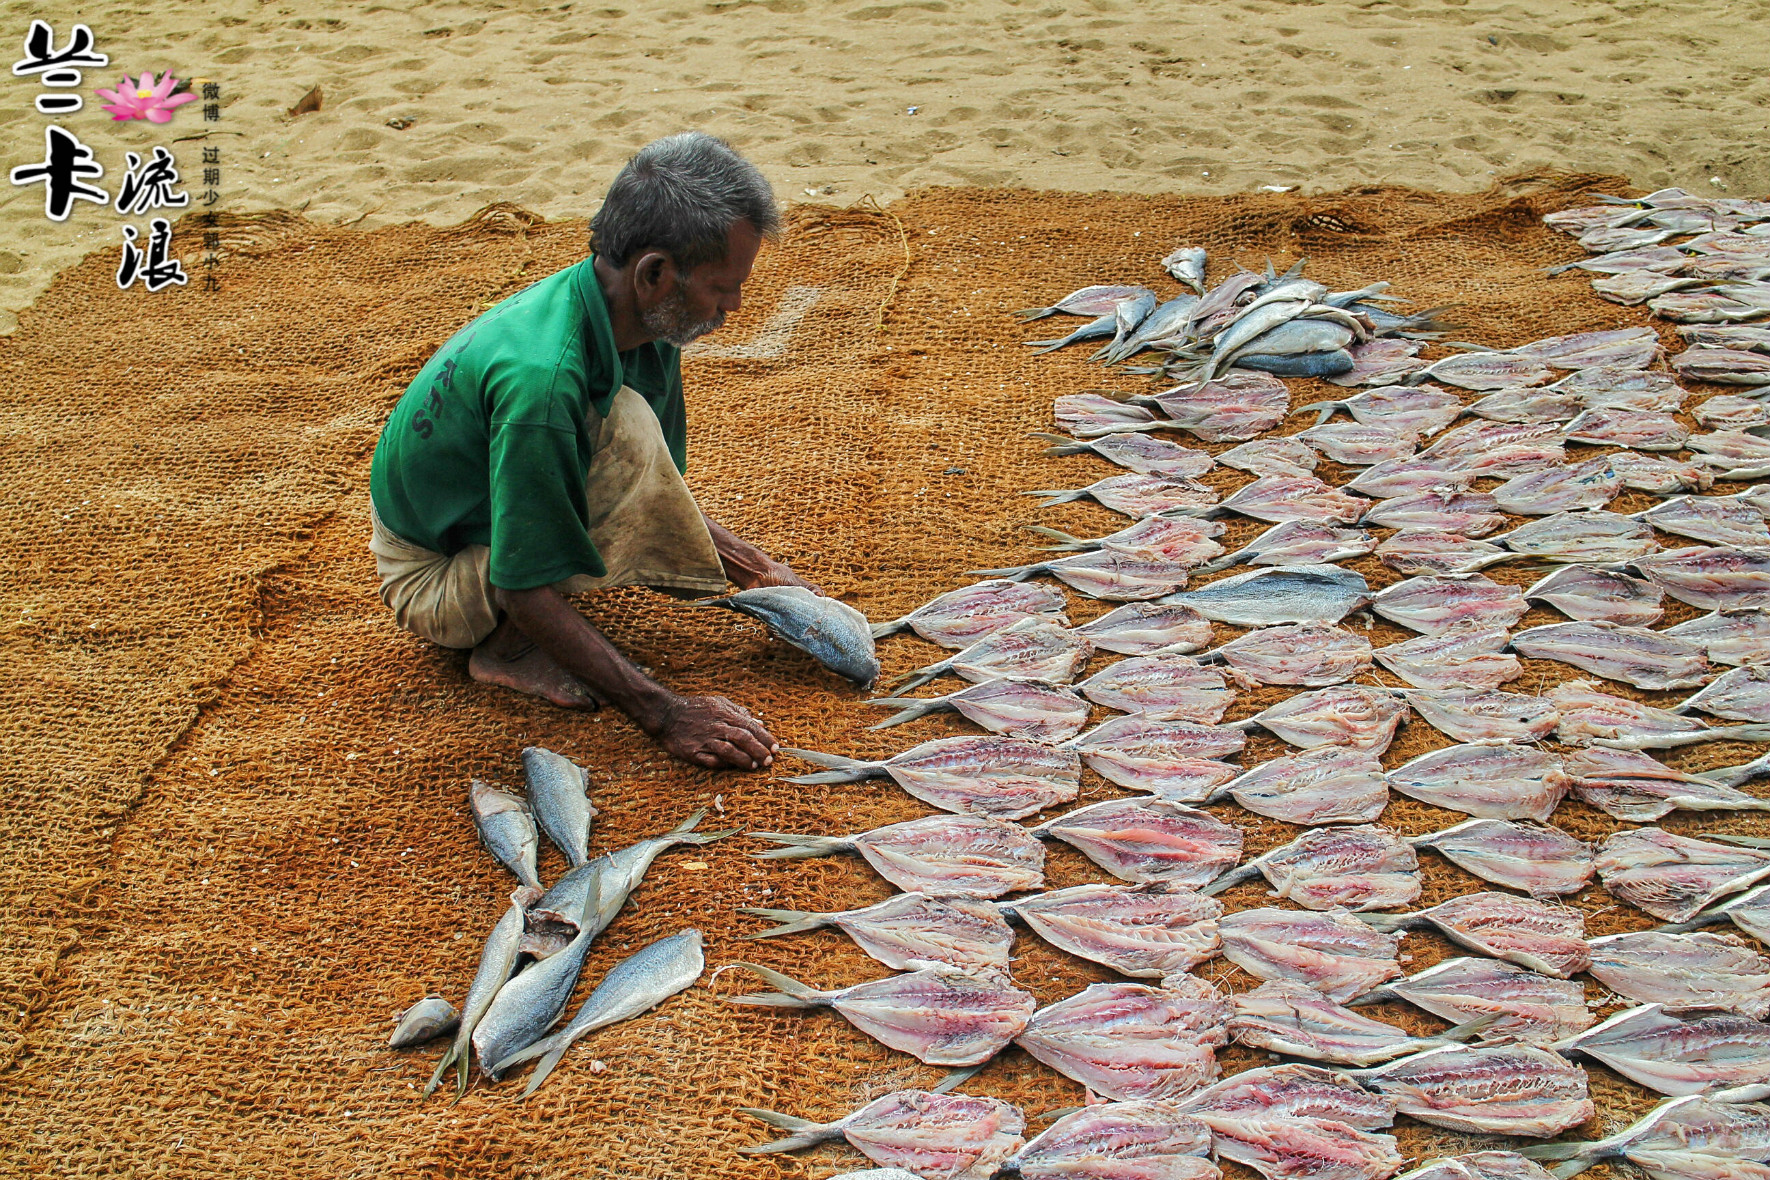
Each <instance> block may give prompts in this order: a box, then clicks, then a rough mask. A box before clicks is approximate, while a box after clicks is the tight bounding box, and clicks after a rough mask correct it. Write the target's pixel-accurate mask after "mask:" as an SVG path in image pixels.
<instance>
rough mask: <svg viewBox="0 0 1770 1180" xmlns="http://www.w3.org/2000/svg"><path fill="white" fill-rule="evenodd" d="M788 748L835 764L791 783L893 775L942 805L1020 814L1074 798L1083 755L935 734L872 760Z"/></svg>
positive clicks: (968, 811) (1020, 742)
mask: <svg viewBox="0 0 1770 1180" xmlns="http://www.w3.org/2000/svg"><path fill="white" fill-rule="evenodd" d="M781 752H782V753H783V754H791V755H793V756H794V757H796V758H802V759H804V760H805V761H807V762H810V763H812V764H813V765H815V766H825V767H829V768H830V769H828V770H823V771H819V772H817V773H815V774H807V775H800V776H799V777H797V778H793V779H789V780H788V781H789V782H794V783H806V784H820V783H853V782H863V781H865V780H866V779H871V778H889V779H890V780H891V781H892V782H894V783H896V784H897V785H898V786H899V787H902V788H903V789H904V791H905V792H907V793H908V794H910V795H912V796H914V797H915V798H917V799H920V800H922V801H923V802H924V803H929V804H932V805H933V806H935V807H939V808H941V809H942V810H943V811H954V812H958V813H960V814H965V815H982V816H991V817H994V818H997V819H1021V818H1023V817H1025V816H1028V815H1032V814H1033V813H1034V812H1037V811H1042V810H1044V809H1045V808H1047V807H1050V806H1051V805H1052V804H1054V803H1063V802H1066V801H1068V800H1070V799H1074V798H1075V797H1076V792H1077V790H1078V789H1079V788H1080V786H1081V779H1082V768H1081V761H1080V759H1078V758H1077V757H1076V756H1075V755H1074V754H1071V753H1068V752H1066V751H1062V750H1054V749H1052V748H1051V747H1049V746H1046V745H1042V744H1040V743H1038V742H1035V741H1029V740H1026V739H1022V738H1012V737H956V738H937V739H935V740H934V741H931V742H923V743H922V744H921V745H919V746H912V747H911V748H910V749H908V750H905V751H904V752H903V753H901V754H897V755H894V756H893V757H891V758H886V759H884V760H881V761H875V762H869V761H865V760H862V759H856V758H843V757H841V756H839V755H836V754H820V753H818V752H817V751H815V750H798V749H793V748H791V747H783V748H782V750H781Z"/></svg>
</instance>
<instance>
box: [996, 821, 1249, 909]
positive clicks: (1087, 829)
mask: <svg viewBox="0 0 1770 1180" xmlns="http://www.w3.org/2000/svg"><path fill="white" fill-rule="evenodd" d="M1028 833H1029V834H1030V835H1034V836H1038V837H1040V838H1042V839H1053V838H1054V839H1058V840H1062V841H1064V842H1065V843H1067V844H1071V845H1074V846H1075V847H1076V848H1077V849H1079V850H1080V851H1081V853H1082V855H1084V856H1086V857H1087V858H1088V859H1089V860H1091V861H1093V862H1094V863H1095V864H1097V865H1099V866H1100V867H1101V868H1103V869H1105V870H1106V871H1107V872H1109V873H1111V874H1112V875H1113V876H1115V877H1117V878H1119V880H1121V881H1133V882H1139V883H1142V882H1149V881H1163V882H1167V883H1169V884H1173V885H1182V886H1188V887H1193V888H1196V887H1198V886H1201V885H1207V884H1209V883H1210V882H1211V881H1213V880H1215V879H1216V878H1217V876H1218V875H1219V874H1220V873H1222V872H1223V871H1224V870H1225V869H1229V868H1231V867H1233V866H1234V865H1235V862H1236V861H1238V860H1240V859H1241V842H1242V831H1241V829H1240V828H1238V827H1235V826H1234V825H1232V824H1226V823H1224V822H1222V821H1221V820H1219V819H1217V818H1216V817H1214V816H1211V815H1208V814H1206V813H1205V812H1202V811H1199V810H1197V809H1195V808H1191V807H1186V806H1183V805H1181V804H1178V803H1170V802H1168V801H1167V800H1165V799H1113V800H1109V801H1107V802H1105V803H1096V804H1093V805H1092V806H1090V807H1083V808H1080V809H1078V810H1076V811H1071V812H1068V813H1067V814H1064V815H1060V816H1058V817H1057V818H1055V819H1050V820H1046V821H1045V822H1044V823H1042V824H1040V825H1039V826H1038V827H1036V828H1029V829H1028Z"/></svg>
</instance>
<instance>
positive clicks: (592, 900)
mask: <svg viewBox="0 0 1770 1180" xmlns="http://www.w3.org/2000/svg"><path fill="white" fill-rule="evenodd" d="M522 764H523V772H524V776H525V778H526V780H527V791H526V794H525V795H522V796H519V795H515V794H512V793H510V792H507V791H503V790H500V789H499V788H498V787H495V786H492V785H490V784H488V783H484V782H480V781H478V780H477V779H476V780H474V781H473V783H472V784H471V785H470V786H469V788H468V805H469V808H470V810H471V811H472V813H473V820H474V824H475V826H476V828H477V829H478V832H479V837H480V842H481V843H482V844H483V845H484V846H485V849H486V851H487V852H489V853H491V855H492V857H493V859H494V860H496V861H497V862H498V863H499V864H500V865H502V866H503V867H504V868H506V869H507V870H509V872H510V873H511V875H512V876H514V877H515V878H516V880H517V882H518V886H517V889H516V891H515V892H514V893H512V894H511V895H510V906H509V908H508V909H506V910H505V911H504V914H503V916H502V917H500V918H499V919H498V921H497V924H496V925H494V926H493V927H492V931H491V934H490V935H489V936H488V937H487V939H486V942H485V946H484V948H483V950H482V951H481V952H480V957H479V967H478V970H477V971H476V972H475V974H474V976H473V981H472V983H471V984H470V985H469V986H468V988H467V992H466V996H465V998H464V999H463V1001H462V1004H461V1008H460V1010H459V1011H457V1010H456V1009H455V1007H454V1005H452V1004H450V1003H449V1002H448V1001H447V1000H446V999H444V998H443V997H441V996H427V997H425V998H424V999H423V1000H420V1001H419V1002H418V1003H417V1004H415V1005H413V1006H412V1007H411V1008H410V1009H408V1010H407V1011H406V1012H405V1014H404V1015H403V1016H402V1017H401V1018H400V1020H399V1023H398V1026H397V1027H396V1028H395V1029H394V1031H393V1035H392V1036H391V1037H390V1038H389V1040H388V1044H389V1046H390V1047H392V1048H396V1049H398V1048H408V1047H410V1046H413V1045H418V1044H422V1043H424V1042H426V1041H430V1040H434V1039H436V1038H438V1037H443V1036H449V1037H450V1038H451V1040H450V1042H449V1046H448V1049H447V1050H446V1051H445V1052H444V1054H443V1057H442V1060H441V1061H440V1062H438V1063H437V1067H436V1072H435V1073H434V1074H432V1075H431V1078H430V1084H429V1085H428V1086H426V1087H425V1090H424V1092H425V1094H426V1095H428V1094H430V1093H432V1092H434V1091H435V1090H436V1088H437V1086H439V1085H440V1084H441V1083H442V1081H443V1079H444V1078H445V1077H447V1076H448V1074H449V1073H450V1072H451V1071H453V1072H454V1073H455V1075H456V1096H457V1098H458V1097H459V1096H460V1095H462V1094H465V1093H466V1092H467V1083H468V1072H469V1066H470V1063H471V1061H473V1060H477V1061H478V1064H479V1071H480V1074H481V1075H482V1076H483V1077H485V1078H486V1079H488V1080H490V1081H497V1080H499V1079H500V1078H502V1077H503V1076H504V1075H505V1074H506V1073H507V1072H509V1071H510V1070H512V1069H514V1068H516V1067H518V1066H520V1065H522V1064H524V1063H525V1062H530V1061H533V1062H535V1063H536V1065H535V1067H534V1069H533V1071H532V1072H531V1073H530V1075H529V1082H528V1086H527V1088H526V1089H524V1090H523V1092H522V1097H524V1098H527V1097H528V1096H529V1095H530V1094H533V1093H534V1092H535V1091H536V1090H537V1089H539V1088H540V1085H541V1083H542V1082H544V1081H546V1080H547V1077H548V1075H549V1074H551V1073H552V1072H553V1069H554V1067H555V1066H557V1065H558V1064H559V1062H560V1060H561V1059H562V1058H563V1057H564V1056H565V1054H566V1051H567V1050H568V1049H570V1048H571V1047H572V1045H574V1044H576V1043H577V1042H578V1041H579V1040H581V1039H582V1038H584V1037H585V1036H588V1035H589V1034H590V1033H592V1032H595V1031H596V1030H597V1029H600V1028H606V1027H608V1026H609V1025H611V1024H616V1023H619V1022H620V1021H623V1020H630V1019H632V1018H633V1017H635V1016H638V1015H640V1014H641V1013H644V1012H648V1011H650V1010H651V1009H652V1008H654V1007H656V1006H657V1005H659V1004H661V1003H663V1002H664V1001H665V1000H667V999H669V998H670V997H671V996H674V995H676V994H677V993H678V992H681V991H684V990H686V989H688V988H690V987H692V986H693V985H694V984H695V982H696V981H697V980H698V979H699V978H700V976H701V971H702V968H703V966H704V961H703V957H702V952H701V932H700V931H699V930H694V929H688V930H683V931H682V932H680V933H678V934H675V935H672V936H670V937H668V938H663V939H659V940H658V941H656V942H653V943H651V944H650V945H648V946H646V947H644V948H643V949H641V950H639V951H638V952H636V953H634V954H632V955H630V956H628V957H627V958H625V959H622V960H621V961H620V962H619V963H617V964H616V965H615V966H614V967H613V968H611V969H610V970H609V972H608V974H607V975H605V976H604V977H603V978H602V980H601V982H600V983H598V984H597V986H596V987H595V988H594V989H592V990H591V991H590V993H589V994H588V995H587V996H586V998H585V999H584V1002H583V1004H582V1005H581V1006H580V1007H579V1008H578V1011H577V1012H576V1013H575V1014H574V1015H573V1016H572V1018H571V1019H570V1020H569V1021H567V1022H566V1023H565V1024H563V1025H560V1026H559V1027H558V1028H555V1027H554V1026H555V1025H556V1024H557V1023H558V1021H559V1018H560V1017H561V1016H562V1015H563V1014H564V1013H565V1009H566V1005H567V1004H568V1002H569V1001H570V1000H571V996H572V992H573V990H574V989H575V988H576V987H577V984H578V977H579V976H580V975H581V974H582V972H583V969H584V961H585V959H586V958H587V956H588V954H589V951H590V946H591V943H592V942H593V941H594V940H595V939H596V936H597V935H598V934H600V933H602V931H603V930H605V929H606V928H607V927H608V925H609V923H610V922H612V921H614V919H615V915H616V914H617V913H619V912H620V910H621V908H622V907H623V906H624V905H626V903H627V898H628V897H629V896H630V895H631V894H632V893H633V890H634V889H635V888H637V887H638V885H639V883H640V881H641V880H643V879H644V877H645V874H646V872H647V870H649V869H650V868H651V865H652V862H653V861H655V860H656V859H657V858H658V857H659V856H660V855H662V854H663V853H665V852H667V851H669V850H670V849H671V848H674V847H677V846H679V845H685V844H688V845H694V844H709V843H711V842H713V841H715V840H721V839H724V838H725V837H726V836H730V835H732V834H734V832H735V831H736V829H732V830H731V831H724V832H697V831H695V830H694V829H695V827H696V826H697V825H698V824H699V823H700V821H701V820H702V819H703V818H704V817H705V814H706V813H705V812H704V811H697V812H695V813H694V814H693V815H690V816H689V817H688V818H687V819H686V820H684V821H683V822H682V823H681V824H679V825H677V826H676V827H675V828H672V829H671V830H669V831H667V832H664V833H661V834H660V835H657V836H652V837H649V838H647V839H644V840H640V841H639V842H637V843H635V844H632V845H629V846H628V847H626V848H623V849H620V850H619V851H616V852H610V853H606V854H604V855H602V856H597V857H592V856H591V855H590V824H591V821H592V820H593V819H594V818H595V816H596V808H595V807H593V806H592V805H591V803H590V797H589V792H588V788H589V785H590V778H589V775H588V774H586V773H585V771H584V769H583V768H582V767H580V766H578V765H577V764H576V763H574V762H572V761H571V760H570V759H569V758H565V757H563V756H562V755H559V754H555V753H553V752H552V751H551V750H544V749H541V748H540V747H538V746H531V747H529V748H528V749H525V750H524V751H523V752H522ZM537 825H538V830H537ZM541 833H545V834H546V837H547V839H548V840H549V841H550V842H551V843H552V844H553V845H554V847H556V848H558V849H559V851H560V853H561V854H563V855H564V857H565V860H566V864H567V866H568V867H567V869H566V871H565V872H564V873H563V874H561V876H560V877H559V879H558V880H557V881H555V882H554V883H553V885H552V886H551V887H543V885H542V883H541V880H540V877H539V874H538V869H537V866H538V855H539V852H540V836H541Z"/></svg>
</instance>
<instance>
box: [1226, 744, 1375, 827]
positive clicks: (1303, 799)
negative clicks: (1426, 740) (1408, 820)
mask: <svg viewBox="0 0 1770 1180" xmlns="http://www.w3.org/2000/svg"><path fill="white" fill-rule="evenodd" d="M1224 798H1229V799H1234V800H1235V802H1236V803H1237V804H1239V805H1240V806H1241V807H1242V808H1244V809H1245V810H1248V811H1251V812H1253V813H1254V814H1255V815H1263V816H1265V817H1266V818H1268V819H1276V820H1281V821H1283V822H1285V823H1294V824H1333V823H1353V824H1360V823H1370V822H1372V821H1374V820H1375V819H1376V818H1377V817H1378V816H1380V815H1382V814H1383V809H1384V808H1385V807H1387V806H1388V804H1389V783H1388V780H1387V779H1386V778H1384V776H1383V764H1382V763H1381V762H1379V761H1377V759H1376V758H1375V757H1374V756H1373V755H1372V754H1371V752H1370V751H1366V750H1358V749H1353V748H1351V747H1348V746H1321V747H1318V748H1317V749H1313V750H1306V751H1304V752H1303V753H1300V754H1294V755H1291V756H1290V757H1286V758H1273V759H1270V760H1269V761H1266V762H1263V763H1261V764H1260V765H1259V766H1256V767H1254V768H1253V769H1252V770H1249V771H1247V772H1245V773H1243V774H1242V775H1241V776H1240V777H1238V778H1235V779H1232V780H1231V781H1229V782H1228V783H1226V784H1225V785H1223V786H1222V787H1219V788H1218V789H1217V790H1216V791H1215V792H1214V793H1213V794H1212V795H1211V796H1210V798H1209V799H1208V800H1207V802H1215V801H1217V800H1220V799H1224Z"/></svg>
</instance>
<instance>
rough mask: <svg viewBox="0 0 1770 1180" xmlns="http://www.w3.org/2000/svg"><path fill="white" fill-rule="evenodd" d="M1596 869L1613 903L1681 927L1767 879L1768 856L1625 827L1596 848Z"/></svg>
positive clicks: (1769, 865) (1649, 829)
mask: <svg viewBox="0 0 1770 1180" xmlns="http://www.w3.org/2000/svg"><path fill="white" fill-rule="evenodd" d="M1597 868H1598V879H1599V880H1601V881H1603V882H1604V888H1605V889H1607V890H1609V891H1610V894H1611V896H1613V897H1615V898H1616V899H1617V900H1618V901H1625V902H1627V903H1628V904H1630V905H1632V906H1634V907H1636V908H1637V909H1642V910H1646V911H1647V912H1648V913H1650V914H1652V915H1653V916H1654V917H1656V918H1663V919H1664V920H1665V921H1667V922H1684V921H1687V920H1689V919H1690V918H1692V917H1694V916H1695V915H1696V913H1697V911H1699V910H1701V909H1703V908H1704V907H1705V906H1707V905H1709V904H1710V903H1711V902H1713V901H1714V900H1715V899H1716V898H1719V897H1725V896H1726V895H1727V894H1729V893H1738V892H1739V891H1740V890H1742V889H1745V888H1747V887H1748V886H1750V885H1753V884H1755V883H1756V882H1758V881H1761V880H1763V879H1764V878H1765V877H1770V852H1757V851H1754V850H1752V849H1748V848H1735V847H1730V846H1728V845H1726V844H1714V843H1710V842H1709V841H1707V840H1692V839H1690V838H1689V837H1688V836H1678V835H1674V834H1673V833H1671V832H1665V831H1661V830H1660V829H1658V828H1630V829H1626V830H1624V831H1621V832H1617V833H1615V834H1614V835H1612V836H1611V837H1610V838H1609V839H1607V840H1605V841H1604V843H1603V844H1601V845H1599V847H1598V861H1597Z"/></svg>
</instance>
